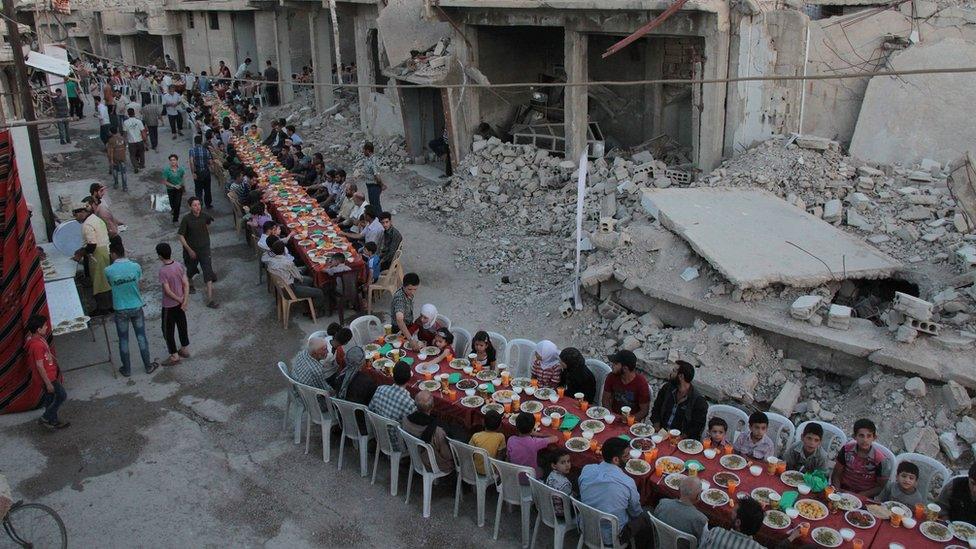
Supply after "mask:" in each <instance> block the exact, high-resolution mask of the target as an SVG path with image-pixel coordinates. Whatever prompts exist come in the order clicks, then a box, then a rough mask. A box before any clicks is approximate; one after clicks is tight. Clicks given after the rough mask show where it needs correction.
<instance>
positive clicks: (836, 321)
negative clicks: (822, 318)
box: [827, 304, 853, 330]
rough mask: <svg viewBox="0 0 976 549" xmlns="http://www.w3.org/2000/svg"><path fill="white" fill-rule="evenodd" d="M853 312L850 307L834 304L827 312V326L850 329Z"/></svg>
mask: <svg viewBox="0 0 976 549" xmlns="http://www.w3.org/2000/svg"><path fill="white" fill-rule="evenodd" d="M852 312H853V310H852V309H851V308H850V307H847V306H845V305H836V304H832V305H831V306H830V310H829V311H828V312H827V326H829V327H831V328H835V329H837V330H847V329H850V327H851V313H852Z"/></svg>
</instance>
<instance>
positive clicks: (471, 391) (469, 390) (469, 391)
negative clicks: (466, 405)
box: [464, 389, 475, 396]
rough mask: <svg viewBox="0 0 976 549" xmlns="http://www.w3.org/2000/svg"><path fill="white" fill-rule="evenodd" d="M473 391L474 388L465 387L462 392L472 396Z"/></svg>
mask: <svg viewBox="0 0 976 549" xmlns="http://www.w3.org/2000/svg"><path fill="white" fill-rule="evenodd" d="M474 393H475V391H474V389H465V390H464V394H466V395H468V396H474Z"/></svg>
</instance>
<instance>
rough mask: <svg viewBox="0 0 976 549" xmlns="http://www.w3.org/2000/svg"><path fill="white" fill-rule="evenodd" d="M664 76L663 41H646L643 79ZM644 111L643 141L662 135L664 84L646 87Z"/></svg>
mask: <svg viewBox="0 0 976 549" xmlns="http://www.w3.org/2000/svg"><path fill="white" fill-rule="evenodd" d="M663 74H664V40H661V39H654V38H649V39H648V40H647V64H646V65H645V72H644V78H645V79H646V80H654V79H658V78H661V76H662V75H663ZM646 102H647V103H646V105H645V111H644V139H652V138H654V137H657V136H658V135H660V134H661V133H662V130H663V127H664V84H651V85H649V86H647V96H646Z"/></svg>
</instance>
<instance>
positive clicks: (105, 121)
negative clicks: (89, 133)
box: [92, 95, 112, 144]
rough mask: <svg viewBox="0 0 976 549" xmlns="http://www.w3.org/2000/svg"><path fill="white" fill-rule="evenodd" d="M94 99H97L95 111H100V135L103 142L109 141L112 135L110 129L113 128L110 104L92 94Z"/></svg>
mask: <svg viewBox="0 0 976 549" xmlns="http://www.w3.org/2000/svg"><path fill="white" fill-rule="evenodd" d="M92 99H93V100H94V101H95V112H97V113H98V137H99V139H101V140H102V143H103V144H104V143H108V138H109V137H112V132H111V131H109V130H111V128H112V117H111V115H109V112H108V105H106V104H105V103H103V102H102V98H101V97H99V96H97V95H94V96H92Z"/></svg>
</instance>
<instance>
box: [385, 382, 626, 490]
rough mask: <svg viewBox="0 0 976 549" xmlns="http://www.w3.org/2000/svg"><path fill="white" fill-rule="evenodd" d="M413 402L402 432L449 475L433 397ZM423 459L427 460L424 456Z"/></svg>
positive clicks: (425, 394)
mask: <svg viewBox="0 0 976 549" xmlns="http://www.w3.org/2000/svg"><path fill="white" fill-rule="evenodd" d="M414 402H415V403H416V404H417V411H416V412H414V413H412V414H410V415H408V416H407V417H405V418H404V419H403V430H404V431H406V432H408V433H410V434H411V435H413V436H415V437H417V438H419V439H420V440H422V441H424V442H426V443H428V444H430V445H431V446H432V447H433V448H434V456H435V459H436V460H437V467H439V468H440V470H441V471H442V472H445V473H450V472H451V471H453V470H454V455H453V454H452V453H451V446H450V444H448V442H447V432H446V431H445V430H444V428H443V427H441V426H440V425H439V424H438V422H437V420H436V419H434V417H433V416H431V415H430V413H431V411H432V410H433V409H434V395H432V394H431V393H430V391H420V392H419V393H417V396H415V397H414ZM424 459H425V460H426V459H427V457H426V455H425V456H424ZM426 465H429V464H426ZM631 482H633V481H631Z"/></svg>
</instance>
